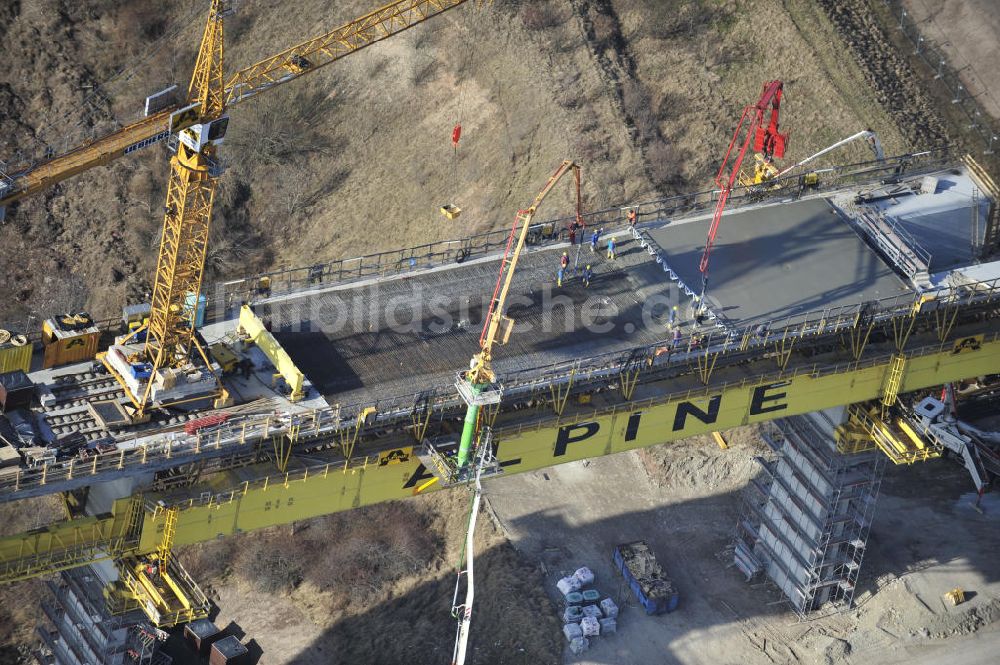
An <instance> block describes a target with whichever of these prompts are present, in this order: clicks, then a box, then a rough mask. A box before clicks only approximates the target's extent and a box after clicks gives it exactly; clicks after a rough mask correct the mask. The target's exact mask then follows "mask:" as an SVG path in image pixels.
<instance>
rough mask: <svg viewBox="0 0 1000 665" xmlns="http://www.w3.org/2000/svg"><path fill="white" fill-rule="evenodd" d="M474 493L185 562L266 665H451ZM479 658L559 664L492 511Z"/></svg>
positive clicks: (197, 551) (250, 538)
mask: <svg viewBox="0 0 1000 665" xmlns="http://www.w3.org/2000/svg"><path fill="white" fill-rule="evenodd" d="M470 499H471V495H470V494H469V492H468V491H467V490H464V489H463V490H455V491H446V492H438V493H435V494H433V495H428V496H426V497H422V498H419V499H413V500H408V501H399V502H393V503H389V504H383V505H378V506H373V507H369V508H362V509H359V510H354V511H351V512H348V513H342V514H339V515H333V516H330V517H325V518H319V519H316V520H311V521H309V522H306V523H301V524H295V525H292V526H288V527H282V528H280V529H273V530H269V531H265V532H260V533H252V534H247V535H244V536H241V537H239V538H233V539H228V540H226V541H223V542H218V543H211V544H206V545H199V546H192V547H189V548H187V549H186V551H183V552H181V557H182V558H183V560H184V561H185V562H187V563H188V567H189V569H190V570H191V572H192V573H193V574H194V575H195V577H196V578H197V579H199V580H205V581H207V587H206V591H207V592H208V593H209V595H210V597H211V598H212V600H213V601H214V602H215V603H216V604H217V606H218V607H219V608H220V614H219V616H218V618H217V619H216V623H217V624H218V625H219V626H220V627H222V626H227V625H228V624H230V622H232V623H234V624H236V627H238V631H239V633H241V634H243V635H244V641H248V640H251V639H252V640H255V641H256V642H257V644H258V645H259V646H260V648H261V649H262V650H263V653H264V654H265V655H264V659H263V660H262V661H261V662H265V663H298V664H301V665H329V664H336V663H344V664H347V663H352V664H353V663H361V662H372V663H380V664H381V663H384V664H386V665H391V664H394V663H399V664H403V663H414V662H426V663H445V662H448V660H449V658H450V657H451V650H452V646H453V641H454V632H455V625H456V624H455V620H454V619H453V618H452V617H451V616H450V615H449V611H448V610H449V608H450V606H451V602H452V595H453V593H454V586H455V572H456V564H457V563H458V561H459V558H460V554H461V549H462V546H463V543H464V540H465V528H466V523H467V518H468V510H469V502H470ZM476 534H477V537H476V550H477V551H476V566H477V571H478V573H477V576H476V591H477V594H476V604H475V617H476V619H475V625H476V626H477V629H476V630H475V631H474V633H473V639H472V640H471V642H470V644H471V649H470V660H469V662H472V663H481V664H483V665H486V664H492V663H517V664H520V663H525V664H526V663H551V662H555V661H556V660H557V659H558V654H559V653H560V650H561V648H562V644H561V642H560V633H559V630H560V623H559V622H558V621H557V619H556V612H555V609H554V607H553V606H552V605H551V602H550V601H549V598H548V596H547V595H546V594H545V592H544V590H543V588H542V586H543V582H542V575H541V572H540V569H539V568H538V567H537V565H535V564H533V563H531V562H529V561H527V560H526V559H525V558H524V557H523V556H522V555H521V554H520V553H519V552H517V551H516V550H515V549H514V548H513V547H511V545H510V544H509V543H508V542H507V541H506V539H505V538H504V536H503V535H502V534H500V532H499V531H498V530H497V528H496V527H495V526H494V524H493V523H492V522H491V521H490V520H489V519H487V517H486V516H485V515H484V516H482V517H481V519H480V520H479V522H478V526H477V531H476Z"/></svg>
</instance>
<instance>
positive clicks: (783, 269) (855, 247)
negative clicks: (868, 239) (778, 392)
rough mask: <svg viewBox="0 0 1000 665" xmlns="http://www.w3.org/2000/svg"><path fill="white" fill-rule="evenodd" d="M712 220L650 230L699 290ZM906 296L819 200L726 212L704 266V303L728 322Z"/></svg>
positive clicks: (673, 263) (900, 284)
mask: <svg viewBox="0 0 1000 665" xmlns="http://www.w3.org/2000/svg"><path fill="white" fill-rule="evenodd" d="M710 223H711V219H708V218H705V219H698V220H695V221H682V222H677V223H672V224H668V225H666V226H663V227H661V228H658V229H654V230H652V231H650V236H651V237H652V238H653V240H654V241H655V242H656V243H657V244H658V245H659V246H660V247H661V248H662V249H663V250H664V255H665V257H666V261H667V263H668V264H669V265H670V266H671V267H672V268H673V269H674V271H675V272H677V274H678V275H679V276H680V278H681V279H682V280H683V281H684V282H685V283H687V284H688V285H690V286H691V288H695V287H696V286H697V287H700V285H701V273H700V272H699V271H698V263H699V261H700V260H701V255H702V251H703V250H704V247H705V239H706V236H707V234H708V228H709V225H710ZM908 290H910V288H909V287H908V286H907V285H906V284H904V283H903V281H902V280H901V279H900V278H898V277H897V276H896V275H895V273H893V271H892V270H891V269H890V268H889V267H888V266H887V265H886V264H885V263H884V262H883V261H882V260H881V259H880V258H879V256H878V255H877V254H876V253H875V252H874V251H872V250H871V249H870V248H869V247H868V246H867V245H866V244H865V242H864V241H863V240H862V239H861V238H860V237H859V236H858V235H857V234H856V233H855V232H854V231H853V230H852V229H851V228H850V226H848V225H847V223H846V222H844V221H843V220H842V219H840V217H839V216H838V215H837V214H836V212H835V211H834V209H833V207H832V206H831V205H830V204H829V203H827V202H826V200H824V199H809V200H805V201H796V202H792V203H785V204H779V205H772V206H766V207H761V208H756V209H753V210H748V211H744V212H737V213H732V214H727V215H725V216H724V217H723V218H722V222H721V225H720V227H719V232H718V236H717V237H716V242H715V247H714V248H713V250H712V255H711V261H710V264H709V283H708V300H709V303H710V304H711V305H712V306H713V307H714V308H715V309H716V311H717V312H719V313H721V314H722V315H723V316H724V317H726V318H727V319H728V320H729V321H731V322H732V323H734V324H736V325H746V324H749V323H752V322H755V321H763V320H767V319H776V318H781V317H784V316H790V315H795V314H803V313H806V312H810V311H813V310H819V309H823V308H826V307H833V306H836V305H842V304H848V303H851V304H853V303H859V302H864V301H866V300H877V299H880V298H886V297H889V296H895V295H898V294H899V293H902V292H905V291H908Z"/></svg>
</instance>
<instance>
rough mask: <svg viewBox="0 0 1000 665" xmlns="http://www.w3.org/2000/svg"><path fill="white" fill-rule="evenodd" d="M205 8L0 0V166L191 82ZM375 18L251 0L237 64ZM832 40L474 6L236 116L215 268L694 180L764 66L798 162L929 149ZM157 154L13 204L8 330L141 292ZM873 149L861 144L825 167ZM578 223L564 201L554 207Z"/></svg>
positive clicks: (324, 253) (751, 11) (327, 253)
mask: <svg viewBox="0 0 1000 665" xmlns="http://www.w3.org/2000/svg"><path fill="white" fill-rule="evenodd" d="M203 5H204V3H203V2H201V0H180V1H178V2H174V3H169V4H167V5H163V4H162V3H155V2H153V1H152V0H128V1H126V2H112V1H111V0H86V1H85V2H70V1H69V0H37V1H36V2H31V3H25V2H20V3H4V4H3V6H2V7H0V25H2V28H0V31H2V33H0V36H2V38H3V40H4V43H5V44H6V46H7V49H8V51H9V52H10V53H12V54H15V53H16V54H18V57H16V58H9V59H8V61H7V62H8V65H7V66H6V67H5V68H4V71H3V72H0V117H2V121H0V122H2V130H3V131H2V132H0V155H4V156H6V159H7V161H8V162H13V161H15V158H16V157H17V155H18V154H21V155H22V156H26V155H32V154H39V152H40V151H44V150H45V149H46V148H48V147H51V148H53V149H55V150H57V151H58V150H60V149H64V148H65V147H68V146H71V145H74V144H76V143H78V142H79V141H81V140H83V139H85V138H86V137H88V136H90V135H91V134H93V133H95V132H96V133H101V132H106V131H110V130H111V129H113V128H114V127H115V126H116V123H127V122H130V121H132V120H134V119H135V118H136V117H137V113H138V111H139V108H140V106H141V103H142V99H143V97H144V96H145V95H147V94H150V93H151V92H153V91H155V90H159V89H161V88H163V87H164V86H166V85H168V84H170V83H180V84H182V85H183V84H184V82H185V81H186V76H187V74H186V72H188V71H189V70H190V67H191V63H192V59H193V57H194V49H195V44H196V41H197V39H198V35H199V29H200V25H201V20H202V16H201V12H202V11H203ZM370 5H371V3H370V2H368V1H367V0H353V1H351V2H342V3H337V5H336V7H335V8H334V9H331V8H330V7H329V6H328V4H327V3H324V2H321V1H320V0H303V1H302V2H299V3H297V4H296V11H295V12H286V11H282V8H281V5H280V4H276V3H268V2H246V3H241V5H240V11H239V12H238V13H237V15H236V16H235V17H233V18H232V19H230V20H229V23H228V28H227V39H228V43H229V45H230V46H229V49H228V51H227V55H226V58H227V59H226V62H227V67H229V66H233V67H235V66H238V65H244V64H248V63H251V62H253V61H254V60H255V59H257V58H260V57H263V56H264V55H267V54H268V53H269V52H271V51H272V50H274V49H275V48H276V46H277V45H285V44H291V43H293V42H294V41H295V39H296V38H298V37H300V36H302V35H310V34H313V33H318V32H321V31H322V28H324V27H327V26H333V25H337V24H338V23H339V22H342V21H344V20H346V19H348V18H350V17H353V16H356V15H360V14H361V13H363V11H366V10H368V9H370ZM838 39H839V38H838V37H837V35H836V33H835V32H834V31H833V28H832V26H831V24H830V23H829V21H828V20H827V18H826V17H825V15H824V13H823V12H822V11H821V10H820V9H818V8H817V7H816V6H815V5H813V4H812V3H810V2H807V1H806V0H786V2H785V3H784V6H783V7H780V8H779V7H776V6H775V4H774V3H773V2H770V1H763V0H757V1H750V2H741V3H737V2H733V1H729V2H698V3H679V4H676V5H675V4H674V3H661V2H651V1H649V0H537V1H532V2H518V1H516V0H508V1H505V2H496V3H493V5H484V6H482V7H479V6H477V5H475V4H474V3H469V4H468V5H467V6H464V7H461V8H458V9H456V10H454V11H451V12H449V13H447V14H446V15H444V16H442V17H438V18H437V19H435V20H433V21H431V22H428V23H426V24H424V25H421V26H418V27H416V28H414V29H413V30H411V31H408V32H406V33H404V34H401V35H398V36H396V37H394V38H392V39H391V40H389V41H387V42H385V43H383V44H379V45H376V46H374V47H372V48H371V49H367V50H365V51H363V52H361V53H358V54H355V55H352V56H350V57H348V58H345V59H344V60H342V61H341V62H338V63H336V64H333V65H330V66H329V67H327V68H325V69H323V70H320V72H318V73H316V74H311V75H310V76H309V77H307V79H306V80H304V81H298V82H294V83H291V84H289V85H287V86H282V87H280V88H278V89H276V90H274V91H271V92H269V93H267V94H266V95H263V96H261V97H260V98H258V99H255V100H252V101H249V102H246V103H245V104H243V105H242V106H239V107H235V108H234V109H233V110H232V122H231V123H230V131H229V134H228V135H227V138H226V145H225V146H224V148H223V156H224V162H225V165H226V167H227V169H226V172H225V175H224V176H223V178H222V181H221V183H220V192H219V196H218V200H217V204H216V206H215V216H214V222H213V234H212V244H211V250H210V255H209V260H208V277H209V279H213V280H214V279H218V278H220V277H227V276H234V275H243V274H246V273H248V272H252V271H256V270H260V269H264V268H269V267H274V266H279V265H303V264H307V263H309V262H312V261H315V260H319V259H332V258H337V257H343V256H357V255H360V254H364V253H370V252H374V251H377V250H381V249H389V248H396V247H400V246H408V245H412V244H418V243H421V242H428V241H432V240H436V239H441V238H450V237H461V236H464V235H467V234H469V233H472V232H476V231H480V230H483V229H487V228H494V227H497V226H506V225H508V224H509V223H510V219H511V216H512V215H513V214H514V213H515V212H516V210H517V209H518V208H520V207H523V206H524V205H525V202H527V201H529V200H530V199H531V197H532V196H533V195H534V193H535V192H536V191H537V190H538V189H539V187H540V186H541V185H542V184H543V183H544V181H545V178H546V176H547V175H548V174H549V172H550V171H551V170H553V169H554V168H555V167H556V166H557V165H558V164H559V162H560V161H561V160H562V159H564V158H566V157H571V158H574V159H576V160H577V161H578V162H579V163H580V164H581V165H582V166H583V169H584V188H583V193H584V199H585V207H586V208H587V209H597V208H602V207H606V206H612V205H620V204H625V203H627V202H629V201H634V200H637V199H649V198H655V197H656V196H658V195H661V194H669V193H674V192H678V191H687V190H694V189H702V188H705V187H707V186H709V185H710V183H711V176H712V175H713V174H714V171H715V169H716V167H717V163H718V160H719V158H720V155H721V152H722V151H723V149H724V147H725V145H726V143H727V142H728V140H729V137H730V134H731V132H732V129H733V126H734V123H735V120H736V118H737V116H738V115H739V110H740V108H741V107H742V106H743V105H745V104H748V103H751V102H752V101H754V100H755V99H756V97H757V95H758V94H759V91H760V86H761V84H762V82H763V81H765V80H768V79H771V78H775V77H781V78H783V79H784V80H785V82H786V92H787V96H786V104H785V111H786V112H785V115H784V116H783V119H784V120H783V127H784V128H785V129H787V130H788V131H790V132H791V136H792V138H791V142H790V149H789V150H790V152H789V155H790V156H793V157H801V156H805V155H808V154H811V153H812V152H815V151H816V150H818V149H819V148H821V147H824V146H826V145H828V144H829V143H831V142H833V141H835V140H837V139H839V138H842V137H843V136H845V135H848V134H851V133H854V132H856V131H857V130H858V129H859V128H864V127H869V126H870V127H873V128H875V129H876V130H877V131H878V132H879V133H880V134H881V135H882V140H883V142H884V144H885V146H886V149H887V150H888V151H889V152H898V151H901V150H905V149H907V148H909V147H912V146H914V145H917V144H919V143H920V136H919V135H912V136H911V135H910V134H908V133H905V132H904V133H900V132H899V131H898V130H897V129H896V127H895V123H894V121H893V118H892V117H891V116H890V115H889V114H888V113H887V112H886V111H885V110H884V109H882V108H881V107H880V101H881V100H880V99H879V97H878V95H877V93H876V91H872V90H870V89H869V88H867V87H866V86H865V85H864V76H863V72H861V71H860V70H859V69H858V68H857V66H856V65H854V64H853V63H852V62H850V60H849V59H848V60H845V59H843V58H842V57H839V55H838V54H840V53H841V52H842V49H841V48H840V47H839V46H838V43H837V40H838ZM109 45H110V46H111V47H112V48H108V46H109ZM804 54H805V55H804ZM95 86H98V87H97V88H95ZM456 123H461V124H462V126H463V134H462V141H461V144H460V146H459V149H458V151H457V153H453V151H452V148H451V143H450V136H451V129H452V127H453V125H454V124H456ZM921 147H922V146H921ZM167 157H168V153H167V151H166V149H165V148H164V147H163V146H156V147H152V148H149V149H146V150H144V151H140V152H139V153H137V154H136V155H134V156H130V157H129V158H123V159H121V160H119V161H117V162H116V163H114V164H113V165H111V166H108V167H104V168H99V169H96V170H94V171H91V172H89V173H87V174H83V175H80V176H77V177H75V178H73V179H71V180H69V181H67V182H65V183H63V184H61V185H59V186H57V187H55V188H53V189H52V190H50V191H48V192H46V193H44V194H42V195H40V196H37V197H34V198H32V199H30V200H26V201H24V202H22V203H20V204H19V205H17V206H15V207H14V208H12V209H11V210H10V211H8V213H9V214H8V220H7V222H6V224H5V226H4V233H3V241H2V242H0V271H2V272H0V282H2V283H4V284H5V285H6V287H7V288H6V293H9V294H11V297H9V298H6V299H4V301H3V302H2V303H0V321H2V322H4V323H6V324H7V325H9V326H12V327H15V328H23V327H25V326H26V325H28V326H37V325H38V320H40V319H41V318H45V317H47V316H49V315H50V314H51V313H53V312H55V311H60V310H65V309H72V308H77V307H81V306H86V307H87V308H89V309H90V311H91V313H92V314H94V315H96V316H98V317H102V316H113V315H115V314H116V313H117V312H118V311H119V308H120V306H121V305H123V304H125V303H126V302H135V301H138V300H140V299H142V298H144V297H145V294H146V293H148V291H149V290H150V287H151V284H150V275H151V272H152V267H153V263H154V261H155V250H156V247H157V243H158V237H159V227H160V223H161V212H162V201H163V198H164V191H165V183H166V178H167ZM865 157H866V153H865V151H864V148H863V147H854V148H850V149H848V150H847V151H846V152H845V153H843V154H841V155H839V156H838V157H837V159H838V160H843V161H851V160H855V159H861V158H865ZM567 190H568V188H567ZM447 202H451V203H456V204H458V205H460V206H461V207H462V208H463V209H464V211H465V212H464V214H463V215H462V217H460V218H459V220H457V221H455V222H449V221H447V220H445V219H444V218H443V217H442V216H441V215H440V214H439V213H438V207H439V206H440V205H441V204H443V203H447ZM569 210H570V208H569V202H568V193H567V192H563V191H559V192H556V193H555V194H554V195H553V197H552V198H551V200H550V201H549V202H548V203H546V208H545V211H544V212H545V213H547V214H552V215H561V214H565V213H567V212H568V211H569ZM29 317H34V319H31V318H29Z"/></svg>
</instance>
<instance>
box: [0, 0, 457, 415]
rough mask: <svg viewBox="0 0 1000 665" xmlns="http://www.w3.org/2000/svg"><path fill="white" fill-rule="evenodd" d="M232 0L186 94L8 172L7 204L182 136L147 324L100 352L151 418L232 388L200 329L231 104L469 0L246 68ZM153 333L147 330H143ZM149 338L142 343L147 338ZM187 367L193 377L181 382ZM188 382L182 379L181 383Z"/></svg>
mask: <svg viewBox="0 0 1000 665" xmlns="http://www.w3.org/2000/svg"><path fill="white" fill-rule="evenodd" d="M230 2H231V0H211V4H210V8H209V14H208V20H207V22H206V24H205V30H204V32H203V34H202V39H201V45H200V47H199V50H198V57H197V60H196V62H195V67H194V71H193V73H192V76H191V81H190V83H189V85H188V89H187V95H186V99H185V101H184V102H183V103H180V104H168V106H167V107H166V108H164V109H161V110H159V111H156V112H154V113H153V114H151V115H150V116H148V117H146V118H144V119H142V120H140V121H138V122H136V123H134V124H132V125H129V126H128V127H124V128H122V129H120V130H118V131H116V132H112V133H111V134H108V135H106V136H104V137H102V138H100V139H97V140H96V141H91V142H88V143H86V144H84V145H81V146H78V147H76V148H74V149H72V150H70V151H68V152H67V153H65V154H63V155H59V156H57V157H54V158H52V159H49V160H47V161H45V162H42V163H40V164H35V165H32V166H30V167H27V168H21V169H19V170H14V172H13V173H12V174H11V175H9V176H6V175H5V176H4V177H3V179H0V213H2V211H3V209H4V207H5V206H6V205H8V204H9V203H12V202H14V201H17V200H18V199H20V198H23V197H25V196H29V195H32V194H34V193H37V192H39V191H41V190H42V189H44V188H46V187H48V186H49V185H52V184H55V183H57V182H60V181H61V180H65V179H66V178H69V177H71V176H73V175H75V174H77V173H81V172H83V171H86V170H87V169H90V168H92V167H94V166H98V165H100V164H105V163H108V162H110V161H113V160H114V159H117V158H119V157H122V156H124V155H127V154H131V153H132V152H135V151H137V150H138V149H140V148H143V147H145V146H147V145H152V144H153V143H156V142H158V141H161V140H163V139H165V138H167V137H176V139H177V143H176V153H175V154H174V155H173V156H172V157H171V160H170V180H169V183H168V186H167V200H166V206H165V214H164V219H163V227H162V234H161V241H160V248H159V254H158V257H157V264H156V273H155V275H154V285H153V291H152V296H151V303H150V315H149V322H148V324H147V326H146V328H145V329H141V330H139V331H135V332H133V333H132V334H130V335H129V336H127V337H125V338H124V339H120V340H118V343H116V344H115V345H113V346H112V347H111V348H110V349H109V350H108V352H106V353H102V354H99V355H98V357H99V358H100V359H101V361H102V362H103V363H104V365H105V366H106V367H107V369H108V370H109V371H110V372H111V373H112V374H113V375H114V376H115V378H116V379H117V380H118V382H119V383H120V384H121V385H122V387H123V388H124V389H125V393H126V395H127V396H128V399H129V400H130V401H131V403H132V406H133V407H134V410H133V411H132V412H131V413H130V414H129V415H130V418H131V419H132V420H134V421H138V420H141V419H144V418H145V412H146V410H147V409H148V407H149V405H150V404H154V403H158V404H160V405H161V406H163V405H167V404H176V403H179V402H182V401H191V400H194V399H205V398H208V397H212V396H219V395H221V394H222V391H221V389H220V386H219V383H218V378H217V377H216V376H215V373H214V371H213V369H212V367H213V366H212V363H211V361H210V360H209V358H208V356H207V354H206V353H205V350H204V349H203V348H201V345H200V343H199V341H198V336H197V333H196V330H195V327H196V326H195V323H196V321H197V319H198V311H199V299H200V298H201V297H202V296H201V295H200V294H201V287H202V278H203V276H204V269H205V256H206V253H207V249H208V241H209V228H210V222H211V216H212V204H213V202H214V198H215V189H216V184H217V182H218V178H219V176H220V174H221V168H220V166H219V163H218V159H217V151H218V146H219V145H221V144H222V142H223V139H224V137H225V133H226V128H227V125H228V122H229V119H228V117H227V116H226V110H227V107H228V106H229V105H230V104H235V103H238V102H240V101H243V100H245V99H247V98H249V97H252V96H255V95H257V94H259V93H261V92H264V91H266V90H268V89H271V88H273V87H274V86H277V85H279V84H282V83H286V82H288V81H292V80H295V79H297V78H299V77H301V76H303V75H305V74H307V73H309V72H312V71H316V70H317V69H319V68H320V67H323V66H325V65H327V64H330V63H332V62H335V61H336V60H338V59H340V58H342V57H344V56H345V55H349V54H351V53H354V52H356V51H358V50H361V49H363V48H365V47H367V46H370V45H371V44H375V43H377V42H379V41H382V40H384V39H387V38H388V37H391V36H392V35H395V34H398V33H399V32H402V31H403V30H406V29H408V28H411V27H413V26H415V25H417V24H419V23H422V22H423V21H426V20H428V19H429V18H432V17H434V16H436V15H438V14H441V13H443V12H445V11H447V10H449V9H452V8H454V7H457V6H459V5H462V4H464V3H465V2H467V0H395V1H394V2H390V3H388V4H386V5H384V6H383V7H380V8H379V9H376V10H374V11H372V12H369V13H368V14H365V15H364V16H362V17H359V18H357V19H354V20H353V21H350V22H348V23H345V24H344V25H342V26H339V27H337V28H335V29H334V30H331V31H329V32H327V33H325V34H323V35H320V36H318V37H315V38H312V39H309V40H307V41H304V42H301V43H299V44H296V45H295V46H292V47H290V48H288V49H285V50H284V51H281V52H279V53H276V54H274V55H272V56H270V57H268V58H265V59H264V60H261V61H259V62H257V63H254V64H253V65H250V66H249V67H246V68H244V69H241V70H239V71H237V72H236V73H235V74H233V75H232V76H230V77H229V78H228V79H227V78H226V76H225V70H224V68H223V51H224V19H225V17H226V16H227V15H228V14H230V13H232V11H233V10H232V9H231V7H230ZM143 335H144V338H143ZM140 344H141V346H140ZM181 375H184V376H185V380H184V381H183V382H178V377H179V376H181ZM179 383H180V384H181V387H180V388H176V389H175V387H176V386H178V384H179Z"/></svg>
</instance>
